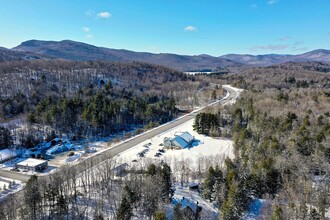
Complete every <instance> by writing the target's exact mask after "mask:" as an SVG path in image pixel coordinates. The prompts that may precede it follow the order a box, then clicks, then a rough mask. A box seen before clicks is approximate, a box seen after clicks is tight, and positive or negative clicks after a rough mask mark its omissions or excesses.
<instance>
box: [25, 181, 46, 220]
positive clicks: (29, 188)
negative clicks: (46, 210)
mask: <svg viewBox="0 0 330 220" xmlns="http://www.w3.org/2000/svg"><path fill="white" fill-rule="evenodd" d="M24 199H25V204H26V205H27V208H28V212H29V213H30V217H31V219H39V217H38V212H39V211H40V209H41V201H42V198H41V194H40V190H39V182H38V177H37V176H36V175H33V176H31V178H30V179H29V181H28V182H27V183H26V187H25V191H24Z"/></svg>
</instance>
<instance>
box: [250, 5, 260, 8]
mask: <svg viewBox="0 0 330 220" xmlns="http://www.w3.org/2000/svg"><path fill="white" fill-rule="evenodd" d="M250 8H253V9H256V8H258V5H257V4H251V5H250Z"/></svg>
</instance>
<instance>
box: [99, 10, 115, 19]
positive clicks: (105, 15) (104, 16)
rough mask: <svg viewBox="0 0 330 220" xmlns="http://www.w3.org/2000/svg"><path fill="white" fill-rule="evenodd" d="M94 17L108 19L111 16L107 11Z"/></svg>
mask: <svg viewBox="0 0 330 220" xmlns="http://www.w3.org/2000/svg"><path fill="white" fill-rule="evenodd" d="M96 17H98V18H110V17H112V14H110V13H109V12H107V11H103V12H100V13H98V14H97V15H96Z"/></svg>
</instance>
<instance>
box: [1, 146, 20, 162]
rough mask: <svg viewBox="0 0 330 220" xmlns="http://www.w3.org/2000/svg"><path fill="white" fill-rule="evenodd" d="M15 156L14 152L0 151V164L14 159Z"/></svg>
mask: <svg viewBox="0 0 330 220" xmlns="http://www.w3.org/2000/svg"><path fill="white" fill-rule="evenodd" d="M16 156H17V154H16V152H15V151H11V150H8V149H4V150H0V162H4V161H7V160H10V159H12V158H15V157H16Z"/></svg>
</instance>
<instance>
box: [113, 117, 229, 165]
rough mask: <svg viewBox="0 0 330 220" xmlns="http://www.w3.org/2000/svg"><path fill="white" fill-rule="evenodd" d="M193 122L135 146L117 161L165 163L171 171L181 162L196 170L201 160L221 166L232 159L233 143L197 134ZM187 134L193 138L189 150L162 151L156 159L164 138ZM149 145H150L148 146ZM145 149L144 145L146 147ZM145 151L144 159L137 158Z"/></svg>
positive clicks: (190, 121)
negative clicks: (180, 133)
mask: <svg viewBox="0 0 330 220" xmlns="http://www.w3.org/2000/svg"><path fill="white" fill-rule="evenodd" d="M193 123H194V120H189V121H187V122H186V123H184V124H181V125H180V126H178V127H175V128H173V129H171V130H168V131H166V132H164V133H162V134H160V135H157V136H156V137H154V138H152V139H150V140H147V141H145V142H142V143H140V144H138V145H137V146H135V147H133V148H131V149H129V150H127V151H125V152H123V153H122V154H121V155H120V156H119V158H118V159H119V160H121V161H123V162H130V161H135V160H136V161H137V162H142V163H149V162H153V161H155V162H160V161H164V162H167V163H168V164H169V165H170V166H171V167H172V169H173V167H175V166H176V164H177V163H178V162H179V161H181V162H187V163H188V164H189V167H190V169H192V170H197V169H198V167H199V165H201V164H200V163H201V162H202V161H201V159H204V161H205V162H210V165H212V164H215V163H216V164H221V163H222V162H223V161H224V159H225V158H226V157H229V158H234V153H233V142H232V141H231V140H225V139H217V138H211V137H208V136H205V135H201V134H198V133H197V132H195V131H194V130H193V127H192V125H193ZM185 131H187V132H189V133H190V134H191V135H193V136H194V137H195V142H194V143H193V144H192V147H191V148H185V149H181V150H164V151H165V153H162V155H161V156H159V157H156V156H155V155H156V153H158V152H159V150H160V149H163V147H162V146H160V145H161V144H162V143H163V140H164V138H165V137H174V135H175V134H176V133H179V132H185ZM149 143H151V144H149ZM148 144H149V146H148V147H146V145H148ZM144 150H147V152H146V153H145V156H144V157H139V156H138V153H141V152H142V151H144Z"/></svg>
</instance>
